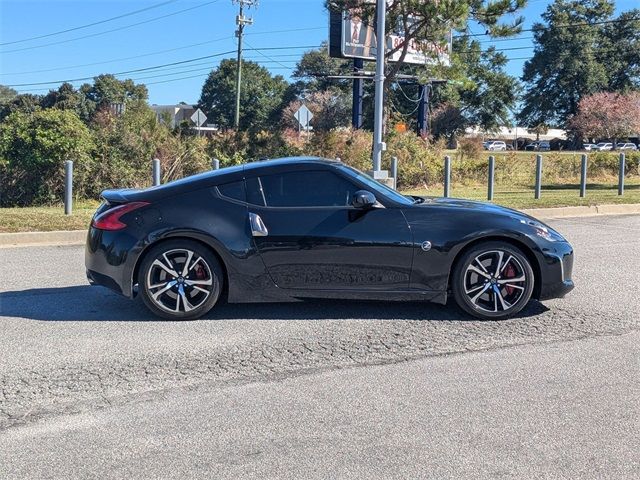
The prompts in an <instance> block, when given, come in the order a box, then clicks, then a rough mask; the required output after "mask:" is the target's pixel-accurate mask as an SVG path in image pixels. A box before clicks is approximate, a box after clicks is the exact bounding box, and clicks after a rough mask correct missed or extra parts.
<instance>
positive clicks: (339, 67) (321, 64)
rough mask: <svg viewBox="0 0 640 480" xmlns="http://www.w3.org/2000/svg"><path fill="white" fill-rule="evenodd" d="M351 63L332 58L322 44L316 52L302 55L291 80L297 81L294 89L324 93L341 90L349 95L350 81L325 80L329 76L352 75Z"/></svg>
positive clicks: (325, 46)
mask: <svg viewBox="0 0 640 480" xmlns="http://www.w3.org/2000/svg"><path fill="white" fill-rule="evenodd" d="M352 74H353V65H352V62H351V61H349V60H347V59H342V58H332V57H330V56H329V52H328V51H327V45H326V43H324V44H323V45H321V46H320V48H318V49H316V50H309V51H307V52H305V53H304V54H303V55H302V58H301V59H300V60H299V61H298V63H297V65H296V69H295V70H294V71H293V75H292V77H293V78H296V79H298V81H297V82H296V87H297V89H298V91H299V92H302V91H306V92H307V93H314V92H324V91H327V90H336V89H339V90H341V91H342V92H343V93H344V94H350V93H351V85H352V82H351V80H338V79H330V78H326V77H327V76H329V75H352Z"/></svg>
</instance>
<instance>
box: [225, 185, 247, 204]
mask: <svg viewBox="0 0 640 480" xmlns="http://www.w3.org/2000/svg"><path fill="white" fill-rule="evenodd" d="M218 191H219V192H220V195H222V196H223V197H227V198H231V199H233V200H238V201H239V202H246V201H247V196H246V195H245V192H244V182H243V181H242V180H240V181H238V182H231V183H225V184H223V185H218Z"/></svg>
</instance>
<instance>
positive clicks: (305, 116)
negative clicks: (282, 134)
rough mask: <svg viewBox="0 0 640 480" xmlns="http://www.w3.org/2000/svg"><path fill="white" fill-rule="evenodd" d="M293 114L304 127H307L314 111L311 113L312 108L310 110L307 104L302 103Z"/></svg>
mask: <svg viewBox="0 0 640 480" xmlns="http://www.w3.org/2000/svg"><path fill="white" fill-rule="evenodd" d="M293 116H294V117H295V119H296V120H297V121H298V123H299V124H300V126H301V127H302V128H304V129H307V128H309V123H310V122H311V119H312V118H313V113H311V110H309V109H308V108H307V106H306V105H302V106H301V107H300V108H299V109H298V110H297V111H296V113H294V114H293Z"/></svg>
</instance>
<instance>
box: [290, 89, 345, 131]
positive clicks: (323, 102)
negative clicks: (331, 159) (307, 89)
mask: <svg viewBox="0 0 640 480" xmlns="http://www.w3.org/2000/svg"><path fill="white" fill-rule="evenodd" d="M349 100H350V98H349V97H348V96H347V95H346V94H344V93H343V92H342V91H340V90H338V89H332V90H325V91H317V92H314V93H311V94H310V95H307V96H306V97H305V100H304V104H305V105H306V106H307V107H308V108H309V110H310V111H311V113H313V119H312V120H311V125H313V130H314V131H317V132H328V131H329V130H333V129H334V128H337V127H346V126H348V125H349V122H350V120H351V104H350V101H349ZM302 104H303V101H302V100H300V99H297V100H294V101H292V102H291V103H290V104H289V105H288V106H287V107H286V108H285V109H284V111H283V114H282V124H283V125H284V126H285V127H287V128H292V129H297V128H298V122H297V121H296V119H295V118H294V116H293V115H294V114H295V113H296V111H297V110H298V108H300V106H301V105H302Z"/></svg>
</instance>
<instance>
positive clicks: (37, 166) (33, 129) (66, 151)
mask: <svg viewBox="0 0 640 480" xmlns="http://www.w3.org/2000/svg"><path fill="white" fill-rule="evenodd" d="M92 150H93V142H92V139H91V134H90V132H89V129H88V128H87V127H86V126H85V125H84V124H83V123H82V121H81V120H80V119H79V118H78V116H77V115H76V114H75V113H74V112H72V111H63V110H56V109H51V110H37V111H35V112H33V113H30V114H29V113H22V112H14V113H12V114H10V115H9V116H8V117H7V118H5V119H4V120H3V121H2V123H1V124H0V159H1V160H0V185H2V191H1V193H0V205H2V206H25V205H35V204H47V203H52V202H55V201H57V200H58V199H60V198H62V195H63V189H64V175H63V172H64V161H65V160H74V161H75V165H76V171H77V175H76V180H77V183H79V184H80V185H85V184H87V182H89V176H88V171H89V163H90V158H91V157H90V153H91V151H92Z"/></svg>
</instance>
